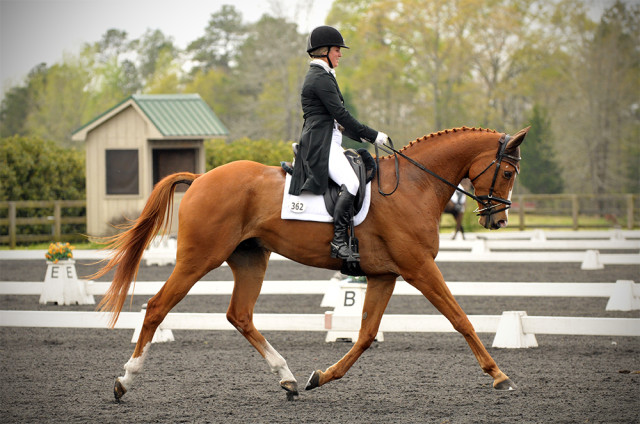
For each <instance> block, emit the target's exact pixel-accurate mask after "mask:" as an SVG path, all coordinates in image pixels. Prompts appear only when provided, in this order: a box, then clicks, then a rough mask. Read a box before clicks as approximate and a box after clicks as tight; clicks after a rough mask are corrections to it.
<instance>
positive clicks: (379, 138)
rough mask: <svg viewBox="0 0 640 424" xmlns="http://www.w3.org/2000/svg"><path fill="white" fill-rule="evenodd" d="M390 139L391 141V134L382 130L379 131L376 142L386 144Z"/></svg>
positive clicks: (380, 144) (379, 144)
mask: <svg viewBox="0 0 640 424" xmlns="http://www.w3.org/2000/svg"><path fill="white" fill-rule="evenodd" d="M388 141H389V136H388V135H386V134H385V133H383V132H382V131H378V136H377V137H376V141H374V143H375V144H377V145H378V146H382V145H384V144H386V143H387V142H388Z"/></svg>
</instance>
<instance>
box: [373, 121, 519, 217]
mask: <svg viewBox="0 0 640 424" xmlns="http://www.w3.org/2000/svg"><path fill="white" fill-rule="evenodd" d="M510 139H511V136H510V135H508V134H503V135H502V137H500V140H498V142H499V143H500V146H498V152H497V153H496V158H495V159H494V160H493V162H491V163H490V164H489V165H488V166H487V167H486V168H485V169H484V170H483V171H482V172H481V173H479V174H478V175H476V176H475V177H473V179H472V180H471V182H472V183H473V182H474V181H475V180H477V179H478V177H480V176H481V175H482V174H484V173H485V172H487V171H488V170H489V168H491V167H492V166H493V165H495V166H496V170H495V172H494V174H493V180H492V181H491V188H490V189H489V194H488V195H484V196H476V195H473V194H471V193H469V192H468V191H466V190H463V189H461V188H460V187H458V186H457V185H456V184H453V183H452V182H450V181H448V180H446V179H444V178H442V177H441V176H440V175H438V174H436V173H435V172H433V171H431V170H430V169H428V168H427V167H425V166H424V165H422V164H421V163H419V162H417V161H415V160H413V159H411V158H410V157H409V156H407V155H405V154H404V153H402V152H401V151H399V150H396V149H395V148H394V147H393V142H392V141H391V139H390V138H389V144H388V145H384V146H379V148H380V149H382V150H383V151H385V152H387V153H389V154H393V155H394V158H395V162H396V186H395V188H394V189H393V190H392V191H391V192H390V193H385V192H383V191H382V188H381V186H380V184H381V183H380V164H379V163H378V158H379V157H380V155H379V154H378V145H377V144H376V145H375V150H376V165H377V166H376V168H377V174H378V175H377V177H378V178H377V180H378V193H380V194H381V195H383V196H390V195H392V194H393V193H395V191H396V190H397V188H398V185H399V184H400V167H399V165H398V156H402V157H403V158H405V159H406V160H408V161H409V162H410V163H411V164H413V165H415V166H416V167H418V168H419V169H421V170H423V171H424V172H426V173H428V174H429V175H431V176H433V177H435V178H437V179H439V180H440V181H442V182H443V183H445V184H447V185H450V186H451V187H453V188H454V189H456V190H457V191H459V192H461V193H463V194H464V195H466V196H468V197H470V198H472V199H473V200H475V201H476V202H478V203H479V204H481V205H482V208H478V209H476V210H475V211H473V213H475V214H476V215H478V216H490V215H493V214H494V213H498V212H502V211H505V210H507V209H509V208H510V207H511V200H509V199H503V198H502V197H496V196H494V195H493V191H494V188H495V185H496V180H497V179H498V173H499V172H500V165H501V164H502V161H503V160H504V159H509V160H505V162H507V163H509V164H510V165H511V166H513V167H514V168H515V170H516V174H519V170H518V167H517V166H516V164H514V163H512V162H511V161H513V162H516V163H517V162H519V161H520V159H521V158H519V157H515V156H511V155H508V154H506V153H505V150H506V148H507V144H508V143H509V140H510ZM492 202H495V203H492ZM500 205H503V206H504V207H503V208H502V209H496V208H497V207H498V206H500Z"/></svg>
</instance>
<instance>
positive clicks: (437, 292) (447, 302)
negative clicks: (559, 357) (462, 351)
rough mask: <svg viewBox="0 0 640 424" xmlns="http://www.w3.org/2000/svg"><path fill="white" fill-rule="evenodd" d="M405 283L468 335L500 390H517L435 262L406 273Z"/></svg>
mask: <svg viewBox="0 0 640 424" xmlns="http://www.w3.org/2000/svg"><path fill="white" fill-rule="evenodd" d="M403 277H404V278H405V280H406V281H407V282H408V283H409V284H411V285H412V286H414V287H415V288H417V289H418V290H420V292H421V293H422V294H423V295H424V296H425V297H426V298H427V299H429V301H430V302H431V303H432V304H433V306H435V307H436V308H437V309H438V310H439V311H440V312H441V313H442V315H444V316H445V317H446V318H447V319H448V320H449V322H451V324H452V325H453V328H455V330H456V331H458V332H459V333H460V334H462V335H463V336H464V338H465V339H466V341H467V343H468V344H469V347H470V348H471V351H472V352H473V354H474V355H475V357H476V359H477V360H478V363H479V364H480V367H481V368H482V370H483V371H484V372H485V373H487V374H489V375H490V376H491V377H493V387H494V388H495V389H497V390H515V388H516V385H515V384H514V383H513V382H512V381H511V380H510V379H509V377H507V375H506V374H505V373H503V372H502V371H500V368H498V365H496V363H495V361H494V360H493V358H492V357H491V355H489V352H487V349H485V347H484V345H483V344H482V341H481V340H480V338H479V337H478V335H477V334H476V331H475V329H474V328H473V325H472V324H471V322H470V321H469V318H468V317H467V314H465V313H464V311H463V310H462V308H461V307H460V305H458V302H457V301H456V300H455V298H454V297H453V295H452V294H451V291H450V290H449V287H447V285H446V283H445V281H444V278H443V277H442V273H441V272H440V269H438V267H437V266H436V264H435V262H434V261H433V260H429V261H427V262H425V264H424V265H423V266H422V267H421V268H420V270H419V271H417V272H407V273H403Z"/></svg>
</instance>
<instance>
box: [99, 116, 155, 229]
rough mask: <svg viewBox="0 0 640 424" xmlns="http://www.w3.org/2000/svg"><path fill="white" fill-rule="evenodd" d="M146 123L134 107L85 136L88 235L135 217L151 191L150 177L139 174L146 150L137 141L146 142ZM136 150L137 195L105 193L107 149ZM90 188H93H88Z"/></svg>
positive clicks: (145, 161)
mask: <svg viewBox="0 0 640 424" xmlns="http://www.w3.org/2000/svg"><path fill="white" fill-rule="evenodd" d="M147 127H148V124H147V122H145V120H144V119H143V118H142V117H141V116H140V114H139V113H138V112H137V111H136V110H135V108H134V107H133V106H131V107H127V108H126V109H124V110H123V111H122V112H120V113H119V114H118V115H116V116H114V117H113V118H111V119H109V120H107V121H105V122H104V123H102V124H101V125H100V126H98V127H96V128H95V129H94V130H92V131H91V132H90V133H89V134H88V137H87V145H86V148H87V153H86V154H87V231H88V232H89V234H91V235H103V234H106V233H108V232H109V225H108V223H109V222H119V221H120V222H121V221H123V217H127V218H129V219H132V218H136V217H137V216H138V215H139V213H140V212H141V211H142V208H143V207H144V203H145V200H146V198H147V197H148V195H149V193H150V192H151V189H146V190H145V188H146V187H150V186H151V176H150V175H148V173H147V172H142V170H143V169H144V165H143V164H144V163H147V162H149V161H150V160H149V158H148V155H149V151H148V149H146V148H144V144H143V143H141V142H140V140H145V139H146V134H147V132H148V128H147ZM107 149H127V150H128V149H136V150H138V169H139V170H140V172H139V175H138V180H139V187H138V194H137V195H107V194H106V186H107V182H106V175H107V170H106V150H107ZM90 187H91V188H93V189H90Z"/></svg>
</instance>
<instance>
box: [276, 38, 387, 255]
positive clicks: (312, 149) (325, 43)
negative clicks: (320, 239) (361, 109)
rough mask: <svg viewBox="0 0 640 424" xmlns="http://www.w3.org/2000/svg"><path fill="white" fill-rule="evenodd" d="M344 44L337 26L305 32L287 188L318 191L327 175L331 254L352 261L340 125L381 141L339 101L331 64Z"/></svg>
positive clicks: (349, 174) (349, 176) (350, 186)
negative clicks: (332, 200)
mask: <svg viewBox="0 0 640 424" xmlns="http://www.w3.org/2000/svg"><path fill="white" fill-rule="evenodd" d="M341 48H347V49H348V47H347V46H346V45H345V44H344V39H343V38H342V35H341V34H340V32H339V31H338V30H337V29H335V28H333V27H330V26H320V27H318V28H316V29H314V30H313V31H312V32H311V34H310V35H309V40H308V42H307V53H309V56H310V57H311V58H312V60H311V63H310V66H309V71H308V72H307V75H306V77H305V80H304V84H303V85H302V94H301V100H302V111H303V113H304V126H303V128H302V135H301V137H300V143H299V147H298V153H297V155H296V158H295V165H294V169H293V177H292V181H291V186H290V188H289V193H290V194H293V195H299V194H300V193H301V192H302V191H305V190H306V191H310V192H312V193H314V194H324V192H325V191H326V190H327V186H328V182H329V178H331V179H332V180H333V181H334V182H335V183H336V184H338V186H340V188H341V189H340V194H339V196H338V200H337V201H336V205H335V210H334V213H333V220H334V237H333V240H332V241H331V257H332V258H340V259H346V260H348V261H357V260H358V255H357V254H356V253H354V252H353V251H352V250H351V248H350V246H349V243H348V239H347V228H348V226H349V223H350V222H351V219H352V217H353V202H354V199H355V195H356V194H357V192H358V188H359V181H358V178H357V176H356V174H355V172H354V171H353V169H352V168H351V166H350V164H349V162H348V160H347V158H346V157H345V156H344V150H343V148H342V131H344V133H345V135H347V136H348V137H349V138H351V139H353V140H357V141H368V142H370V143H376V144H378V145H381V144H384V143H386V142H387V140H388V137H387V135H386V134H384V133H383V132H379V131H376V130H374V129H372V128H369V127H367V126H366V125H363V124H361V123H360V122H358V121H357V120H356V119H355V118H354V117H353V116H351V114H350V113H349V112H348V111H347V110H346V109H345V107H344V99H343V97H342V93H340V88H339V87H338V82H337V81H336V78H335V70H334V69H335V68H337V67H338V64H339V62H340V58H341V57H342V52H341Z"/></svg>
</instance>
